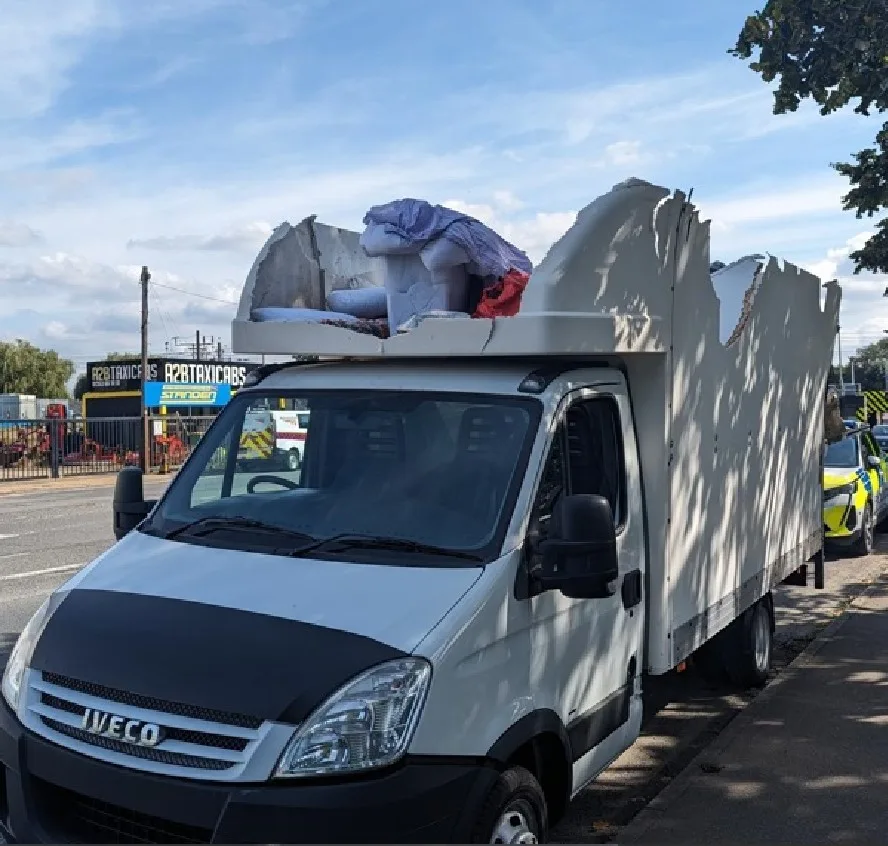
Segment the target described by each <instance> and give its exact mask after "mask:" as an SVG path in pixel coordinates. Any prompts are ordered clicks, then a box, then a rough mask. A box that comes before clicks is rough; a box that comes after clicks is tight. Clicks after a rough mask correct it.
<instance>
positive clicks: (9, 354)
mask: <svg viewBox="0 0 888 846" xmlns="http://www.w3.org/2000/svg"><path fill="white" fill-rule="evenodd" d="M73 375H74V364H73V362H71V361H68V359H66V358H61V357H60V356H59V354H58V353H57V352H55V350H41V349H39V348H38V347H35V346H34V345H33V344H31V343H29V342H28V341H23V340H21V339H19V340H17V341H12V342H7V341H0V393H3V394H34V395H35V396H38V397H43V398H45V399H61V398H63V397H67V396H68V384H67V383H68V380H69V379H70V378H71V376H73Z"/></svg>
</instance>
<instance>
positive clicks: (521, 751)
mask: <svg viewBox="0 0 888 846" xmlns="http://www.w3.org/2000/svg"><path fill="white" fill-rule="evenodd" d="M487 757H488V759H489V760H491V761H492V762H493V763H495V764H496V765H497V766H498V767H500V768H502V769H508V768H510V767H515V766H519V767H523V768H524V769H526V770H527V771H528V772H530V773H531V774H532V775H533V776H534V777H535V778H536V780H537V781H538V782H539V783H540V786H541V787H542V789H543V794H544V795H545V797H546V805H547V806H548V815H549V822H550V823H551V824H553V825H554V824H555V823H557V822H558V821H559V820H560V819H561V818H562V817H563V816H564V813H565V811H566V810H567V806H568V804H569V803H570V796H571V791H572V789H573V767H572V765H571V755H570V741H569V740H568V736H567V729H566V728H565V727H564V723H563V722H562V721H561V718H560V717H559V716H558V715H557V714H556V713H555V712H554V711H550V710H547V709H542V710H539V711H533V712H531V713H530V714H525V716H523V717H522V718H521V719H520V720H518V722H517V723H515V724H514V725H513V726H511V727H510V728H508V729H507V730H506V731H505V732H504V733H503V735H502V736H501V737H500V738H499V740H497V741H496V743H494V744H493V746H491V747H490V751H489V752H488V753H487Z"/></svg>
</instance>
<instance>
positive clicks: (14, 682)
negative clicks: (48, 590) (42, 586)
mask: <svg viewBox="0 0 888 846" xmlns="http://www.w3.org/2000/svg"><path fill="white" fill-rule="evenodd" d="M51 603H52V597H49V598H48V599H47V600H46V601H45V602H44V603H43V605H41V606H40V607H39V608H38V609H37V611H36V612H35V614H34V616H33V617H31V619H30V620H28V624H27V625H26V626H25V627H24V629H22V633H21V634H20V635H19V637H18V640H17V641H16V642H15V646H13V647H12V652H11V653H10V656H9V660H8V661H7V662H6V669H5V670H4V671H3V681H2V683H0V690H2V692H3V698H4V699H5V700H6V703H7V705H9V707H10V708H12V710H13V711H15V712H18V706H19V700H20V699H21V696H22V681H23V680H24V677H25V670H27V669H28V665H29V664H30V663H31V656H32V655H33V654H34V648H35V647H36V646H37V641H38V640H39V639H40V635H41V634H42V633H43V627H44V626H45V625H46V621H47V620H48V619H49V616H50V607H51Z"/></svg>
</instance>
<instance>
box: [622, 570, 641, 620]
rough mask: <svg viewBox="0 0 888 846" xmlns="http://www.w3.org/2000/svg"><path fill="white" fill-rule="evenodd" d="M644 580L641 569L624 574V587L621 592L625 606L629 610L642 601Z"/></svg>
mask: <svg viewBox="0 0 888 846" xmlns="http://www.w3.org/2000/svg"><path fill="white" fill-rule="evenodd" d="M642 581H643V580H642V578H641V570H633V571H632V572H631V573H626V575H625V576H623V587H622V588H621V591H620V592H621V594H622V597H623V607H624V608H625V609H626V610H627V611H628V610H629V609H630V608H634V607H635V606H636V605H638V604H639V603H640V602H641V586H642Z"/></svg>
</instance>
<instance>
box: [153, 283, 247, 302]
mask: <svg viewBox="0 0 888 846" xmlns="http://www.w3.org/2000/svg"><path fill="white" fill-rule="evenodd" d="M152 284H153V286H154V287H155V288H166V289H167V290H169V291H178V292H179V293H180V294H187V295H188V296H189V297H199V298H200V299H202V300H211V301H212V302H215V303H225V304H226V305H237V303H236V302H235V301H234V300H223V299H221V298H220V297H211V296H209V294H198V293H197V292H196V291H187V290H185V289H184V288H176V287H175V286H174V285H165V284H163V283H161V282H153V283H152Z"/></svg>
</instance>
